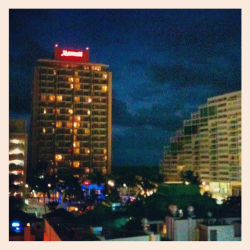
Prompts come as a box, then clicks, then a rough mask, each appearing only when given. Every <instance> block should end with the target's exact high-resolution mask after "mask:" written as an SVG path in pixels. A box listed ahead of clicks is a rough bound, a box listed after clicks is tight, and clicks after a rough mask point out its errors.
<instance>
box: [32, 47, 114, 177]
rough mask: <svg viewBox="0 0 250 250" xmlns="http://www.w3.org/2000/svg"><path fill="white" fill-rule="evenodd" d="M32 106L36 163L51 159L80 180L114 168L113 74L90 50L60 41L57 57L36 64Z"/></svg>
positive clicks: (55, 167) (57, 167) (54, 166)
mask: <svg viewBox="0 0 250 250" xmlns="http://www.w3.org/2000/svg"><path fill="white" fill-rule="evenodd" d="M32 91H33V92H32V94H33V106H32V109H33V111H32V159H33V162H32V166H33V167H35V166H36V164H37V163H38V161H43V162H47V163H48V164H49V165H50V166H51V171H54V173H55V175H56V176H58V177H60V176H62V175H64V174H66V173H68V171H69V170H70V171H71V172H72V173H73V175H74V176H76V177H78V178H79V179H80V180H81V179H82V178H83V180H84V178H85V177H86V176H87V175H88V174H89V173H91V172H93V171H99V172H101V173H109V172H110V171H111V160H112V159H111V133H112V130H111V129H112V128H111V126H112V120H111V119H112V74H111V72H109V66H108V65H105V64H101V63H91V62H89V50H88V48H87V49H86V50H83V51H81V50H71V49H61V48H59V47H57V45H56V46H55V49H54V54H53V58H52V59H39V60H38V63H37V67H36V68H35V77H34V83H33V90H32Z"/></svg>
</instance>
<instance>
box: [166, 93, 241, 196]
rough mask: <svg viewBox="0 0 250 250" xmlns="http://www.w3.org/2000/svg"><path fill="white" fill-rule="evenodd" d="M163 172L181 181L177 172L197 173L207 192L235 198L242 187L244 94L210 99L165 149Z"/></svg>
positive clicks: (193, 114)
mask: <svg viewBox="0 0 250 250" xmlns="http://www.w3.org/2000/svg"><path fill="white" fill-rule="evenodd" d="M161 169H162V173H163V174H164V175H165V176H166V177H167V179H168V180H171V181H172V180H179V175H178V171H181V170H192V171H194V172H195V173H198V174H199V176H200V179H201V181H202V182H203V185H204V191H208V190H210V191H211V192H212V193H213V195H214V196H215V197H218V196H222V197H223V196H229V195H232V189H233V187H234V186H237V187H239V186H240V185H241V91H237V92H232V93H228V94H224V95H220V96H215V97H212V98H208V99H207V103H206V104H204V105H201V106H200V107H199V108H198V111H196V112H194V113H192V114H191V119H189V120H185V121H184V122H183V128H182V129H181V130H178V132H177V133H176V135H175V136H174V137H173V138H171V139H170V145H169V146H168V147H164V156H163V160H162V161H161Z"/></svg>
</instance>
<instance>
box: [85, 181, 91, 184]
mask: <svg viewBox="0 0 250 250" xmlns="http://www.w3.org/2000/svg"><path fill="white" fill-rule="evenodd" d="M83 184H84V185H89V184H91V182H89V181H85V182H84V183H83Z"/></svg>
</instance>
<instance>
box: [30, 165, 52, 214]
mask: <svg viewBox="0 0 250 250" xmlns="http://www.w3.org/2000/svg"><path fill="white" fill-rule="evenodd" d="M50 170H51V168H50V166H49V163H48V162H46V161H39V162H38V164H37V167H36V172H33V178H32V179H31V180H30V186H31V187H32V189H34V190H36V191H37V192H41V193H43V201H44V211H45V213H46V203H45V196H46V195H47V197H48V198H50V191H51V190H53V188H55V187H56V182H57V180H56V178H55V175H54V174H52V173H51V171H50Z"/></svg>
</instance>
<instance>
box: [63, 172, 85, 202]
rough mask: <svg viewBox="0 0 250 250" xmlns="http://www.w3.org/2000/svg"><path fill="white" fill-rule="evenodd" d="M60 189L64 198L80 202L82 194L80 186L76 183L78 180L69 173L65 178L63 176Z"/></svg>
mask: <svg viewBox="0 0 250 250" xmlns="http://www.w3.org/2000/svg"><path fill="white" fill-rule="evenodd" d="M60 186H61V188H62V189H63V190H64V192H65V198H66V197H68V199H69V200H70V199H74V200H82V199H83V193H82V188H81V185H80V184H79V182H78V179H77V178H76V177H74V176H73V175H72V174H71V173H70V174H68V175H67V176H64V179H63V182H62V183H61V184H60Z"/></svg>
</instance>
